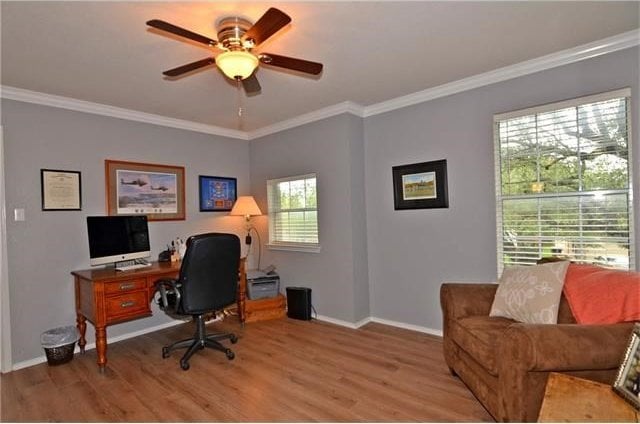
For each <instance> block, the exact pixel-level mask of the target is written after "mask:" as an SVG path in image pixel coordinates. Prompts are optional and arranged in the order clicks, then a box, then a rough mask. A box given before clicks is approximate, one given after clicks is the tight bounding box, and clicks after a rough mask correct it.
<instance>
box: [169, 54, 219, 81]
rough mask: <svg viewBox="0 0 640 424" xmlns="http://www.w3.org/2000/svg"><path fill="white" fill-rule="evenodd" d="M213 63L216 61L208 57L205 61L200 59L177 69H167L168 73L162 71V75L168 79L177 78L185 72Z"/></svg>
mask: <svg viewBox="0 0 640 424" xmlns="http://www.w3.org/2000/svg"><path fill="white" fill-rule="evenodd" d="M214 63H216V60H215V59H214V58H212V57H208V58H206V59H202V60H198V61H196V62H191V63H187V64H186V65H182V66H178V67H177V68H173V69H169V70H168V71H164V72H163V74H164V75H166V76H168V77H177V76H180V75H182V74H186V73H187V72H191V71H195V70H196V69H199V68H204V67H205V66H209V65H213V64H214Z"/></svg>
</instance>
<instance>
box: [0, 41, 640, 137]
mask: <svg viewBox="0 0 640 424" xmlns="http://www.w3.org/2000/svg"><path fill="white" fill-rule="evenodd" d="M638 44H640V30H633V31H628V32H624V33H622V34H618V35H614V36H612V37H608V38H604V39H602V40H598V41H594V42H591V43H588V44H583V45H581V46H577V47H573V48H570V49H566V50H561V51H559V52H556V53H551V54H548V55H546V56H541V57H538V58H535V59H531V60H527V61H525V62H520V63H516V64H515V65H510V66H505V67H503V68H499V69H495V70H493V71H489V72H485V73H483V74H478V75H474V76H471V77H468V78H464V79H461V80H458V81H453V82H450V83H447V84H443V85H439V86H437V87H432V88H428V89H426V90H422V91H418V92H416V93H412V94H408V95H406V96H401V97H396V98H394V99H391V100H386V101H383V102H380V103H375V104H372V105H369V106H362V105H360V104H358V103H355V102H351V101H345V102H342V103H338V104H335V105H333V106H327V107H325V108H322V109H318V110H316V111H313V112H309V113H306V114H304V115H299V116H296V117H294V118H291V119H287V120H284V121H280V122H277V123H275V124H272V125H267V126H264V127H260V128H258V129H256V130H253V131H248V132H246V131H240V130H232V129H228V128H223V127H218V126H215V125H207V124H202V123H198V122H193V121H187V120H182V119H175V118H169V117H167V116H161V115H154V114H150V113H145V112H139V111H135V110H130V109H124V108H119V107H115V106H109V105H105V104H101V103H93V102H88V101H85V100H78V99H73V98H70V97H62V96H55V95H52V94H46V93H40V92H37V91H30V90H25V89H21V88H15V87H10V86H0V97H2V98H5V99H9V100H18V101H22V102H27V103H36V104H41V105H45V106H52V107H58V108H63V109H70V110H75V111H79V112H85V113H92V114H97V115H104V116H111V117H114V118H120V119H127V120H131V121H138V122H144V123H148V124H154V125H160V126H165V127H171V128H179V129H183V130H189V131H195V132H200V133H205V134H213V135H218V136H222V137H229V138H236V139H240V140H254V139H257V138H261V137H264V136H266V135H269V134H274V133H277V132H280V131H284V130H287V129H290V128H295V127H298V126H301V125H305V124H309V123H311V122H315V121H319V120H322V119H326V118H330V117H332V116H336V115H340V114H343V113H350V114H352V115H355V116H358V117H361V118H367V117H369V116H374V115H378V114H381V113H385V112H390V111H392V110H396V109H401V108H403V107H407V106H412V105H415V104H419V103H424V102H427V101H430V100H434V99H437V98H440V97H446V96H450V95H452V94H457V93H461V92H463V91H467V90H472V89H474V88H479V87H483V86H486V85H490V84H495V83H497V82H502V81H507V80H510V79H513V78H517V77H521V76H524V75H529V74H533V73H536V72H540V71H544V70H547V69H552V68H556V67H558V66H563V65H568V64H571V63H575V62H579V61H581V60H585V59H589V58H592V57H596V56H601V55H604V54H607V53H613V52H615V51H618V50H623V49H626V48H629V47H634V46H637V45H638Z"/></svg>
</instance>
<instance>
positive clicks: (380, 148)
mask: <svg viewBox="0 0 640 424" xmlns="http://www.w3.org/2000/svg"><path fill="white" fill-rule="evenodd" d="M638 60H639V58H638V48H633V49H627V50H624V51H620V52H616V53H613V54H609V55H606V56H601V57H597V58H594V59H589V60H585V61H582V62H578V63H575V64H571V65H567V66H563V67H559V68H555V69H551V70H547V71H543V72H539V73H536V74H532V75H529V76H525V77H521V78H517V79H513V80H509V81H505V82H502V83H497V84H494V85H491V86H487V87H482V88H479V89H475V90H471V91H467V92H463V93H460V94H457V95H453V96H449V97H446V98H441V99H436V100H433V101H429V102H426V103H422V104H419V105H416V106H412V107H407V108H404V109H399V110H395V111H392V112H389V113H386V114H382V115H376V116H372V117H370V118H367V119H366V120H365V164H366V165H365V167H366V173H365V175H366V185H365V188H366V204H367V207H366V209H367V236H368V251H369V261H368V263H369V290H370V292H371V315H372V316H374V317H377V318H384V319H388V320H393V321H399V322H402V323H408V324H414V325H419V326H423V327H427V328H432V329H440V328H442V325H441V312H440V304H439V287H440V284H441V283H442V282H443V281H447V280H449V281H452V280H453V281H455V280H463V281H495V280H496V272H497V270H496V268H497V266H496V236H495V229H496V224H495V200H494V199H495V191H494V174H493V167H494V160H493V127H492V122H493V115H494V114H495V113H499V112H506V111H512V110H518V109H522V108H526V107H530V106H536V105H541V104H545V103H551V102H556V101H560V100H565V99H570V98H575V97H580V96H585V95H589V94H595V93H599V92H604V91H609V90H614V89H618V88H623V87H632V116H633V123H632V128H633V145H632V148H633V156H634V159H633V162H634V163H633V166H634V167H635V174H634V178H633V181H634V183H637V182H638V181H639V178H638V177H639V176H640V161H639V158H640V146H639V143H638V133H639V132H640V126H639V125H638V124H639V123H638V99H639V97H638V79H639V77H640V75H639V74H638ZM437 159H447V166H448V178H449V205H450V206H449V208H448V209H422V210H404V211H394V209H393V191H392V188H393V187H392V178H391V167H392V166H394V165H403V164H409V163H415V162H423V161H430V160H437ZM639 185H640V184H635V187H634V191H635V193H634V198H635V199H638V198H639V197H638V195H639V191H638V186H639ZM635 206H636V216H635V221H636V250H640V249H638V247H637V246H638V241H639V240H640V236H639V232H638V228H640V221H639V219H638V218H639V217H640V207H638V202H637V200H636V201H635ZM638 254H640V252H638V253H637V255H638ZM636 263H639V262H638V259H636Z"/></svg>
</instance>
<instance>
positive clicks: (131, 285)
mask: <svg viewBox="0 0 640 424" xmlns="http://www.w3.org/2000/svg"><path fill="white" fill-rule="evenodd" d="M180 265H181V262H153V263H152V265H151V266H150V267H146V268H139V269H135V270H131V271H116V270H115V269H114V268H96V269H85V270H79V271H72V272H71V275H73V277H74V280H75V296H76V325H77V327H78V331H79V332H80V340H79V341H78V346H80V352H82V353H84V347H85V345H86V344H87V341H86V339H85V334H86V330H87V324H86V321H87V320H88V321H89V322H91V323H92V324H93V326H94V327H95V330H96V351H97V354H98V360H97V363H98V367H100V371H104V368H105V366H106V365H107V326H109V325H111V324H117V323H120V322H124V321H131V320H134V319H139V318H144V317H148V316H150V315H151V306H150V303H151V300H152V297H153V292H154V290H153V289H154V283H155V282H156V281H157V280H159V279H161V278H177V276H178V273H179V272H180ZM239 279H240V280H244V279H245V272H244V258H242V259H241V260H240V270H239ZM242 286H243V284H238V314H239V317H240V320H241V322H242V321H243V319H244V317H243V315H242V308H241V307H240V305H243V304H244V297H245V291H244V290H241V289H240V288H241V287H242ZM245 286H246V283H245Z"/></svg>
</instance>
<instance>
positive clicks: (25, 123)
mask: <svg viewBox="0 0 640 424" xmlns="http://www.w3.org/2000/svg"><path fill="white" fill-rule="evenodd" d="M2 125H3V126H4V143H5V160H6V162H5V165H6V169H5V175H6V204H7V214H8V215H9V216H8V219H7V239H8V270H9V286H10V289H9V290H10V301H11V326H12V355H13V358H12V359H13V362H14V363H17V362H20V361H24V360H29V359H32V358H36V357H38V356H41V355H42V354H43V353H44V352H43V351H42V348H41V347H40V333H41V332H42V331H45V330H47V329H49V328H53V327H56V326H60V325H69V324H74V323H75V312H74V308H75V307H74V294H73V282H72V278H71V276H70V275H69V272H70V271H71V270H73V269H82V268H88V267H89V250H88V242H87V233H86V224H85V217H86V216H88V215H104V214H105V196H104V193H105V181H104V160H105V159H117V160H130V161H138V162H148V163H160V164H168V165H180V166H185V168H186V174H185V182H186V213H187V219H186V220H185V221H175V222H151V223H149V231H150V238H151V250H152V255H153V256H154V257H155V256H156V255H157V254H158V252H160V251H161V250H162V249H163V247H164V246H165V245H166V243H167V242H169V241H170V240H172V239H174V238H175V237H187V236H189V235H191V234H196V233H202V232H208V231H229V232H234V233H237V234H242V226H243V222H242V219H241V218H239V217H230V216H228V215H227V214H226V213H224V212H218V213H201V212H199V207H198V175H219V176H229V177H237V178H238V192H239V194H248V192H249V166H248V164H249V143H248V142H247V141H242V140H235V139H227V138H223V137H216V136H212V135H206V134H199V133H194V132H190V131H183V130H177V129H171V128H165V127H160V126H154V125H148V124H143V123H138V122H132V121H126V120H120V119H115V118H109V117H104V116H98V115H91V114H85V113H80V112H74V111H68V110H64V109H56V108H50V107H46V106H39V105H34V104H28V103H22V102H15V101H9V100H3V101H2ZM41 168H52V169H66V170H76V171H80V172H81V173H82V211H77V212H74V211H65V212H42V211H41V201H40V169H41ZM14 208H25V209H26V221H25V222H14V221H13V209H14ZM155 312H156V313H155V314H154V316H153V317H150V318H145V319H142V320H138V321H133V322H130V323H124V324H118V325H115V326H111V327H109V328H108V329H107V333H108V336H109V337H111V336H117V335H121V334H125V333H130V332H134V331H137V330H141V329H144V328H147V327H151V326H154V325H159V324H162V323H165V322H168V321H169V319H168V318H167V317H166V316H165V315H164V314H163V313H158V311H157V310H156V311H155ZM87 334H88V336H89V337H88V341H89V342H93V341H94V337H93V327H92V326H90V325H89V326H88V328H87Z"/></svg>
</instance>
